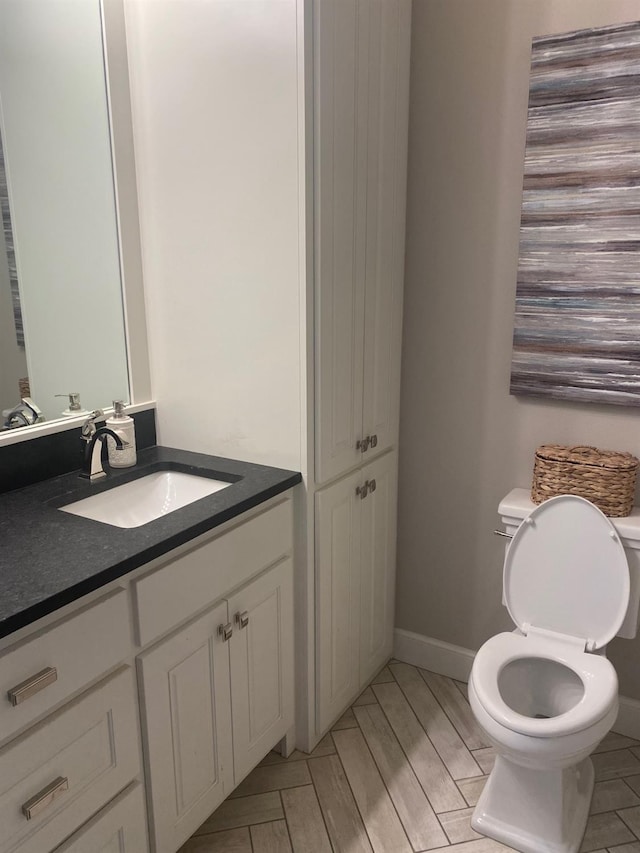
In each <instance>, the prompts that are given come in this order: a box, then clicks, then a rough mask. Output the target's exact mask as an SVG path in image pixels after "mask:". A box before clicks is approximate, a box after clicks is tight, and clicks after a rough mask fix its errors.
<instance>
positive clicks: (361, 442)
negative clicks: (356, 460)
mask: <svg viewBox="0 0 640 853" xmlns="http://www.w3.org/2000/svg"><path fill="white" fill-rule="evenodd" d="M370 444H371V436H370V435H366V436H365V437H364V438H359V439H358V440H357V441H356V450H359V451H360V453H366V452H367V450H368V449H369V445H370Z"/></svg>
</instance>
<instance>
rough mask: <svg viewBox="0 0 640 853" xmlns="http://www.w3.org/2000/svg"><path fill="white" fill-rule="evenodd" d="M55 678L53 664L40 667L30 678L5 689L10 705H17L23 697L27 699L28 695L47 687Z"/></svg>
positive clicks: (56, 677)
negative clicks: (9, 688)
mask: <svg viewBox="0 0 640 853" xmlns="http://www.w3.org/2000/svg"><path fill="white" fill-rule="evenodd" d="M57 680H58V670H57V669H56V668H55V666H48V667H47V668H46V669H42V670H40V672H37V673H36V674H35V675H32V676H31V678H27V680H26V681H22V682H21V683H20V684H16V686H15V687H12V688H11V690H7V698H8V700H9V702H11V704H12V705H14V706H15V705H19V704H20V703H21V702H24V700H25V699H29V697H31V696H34V695H35V694H36V693H39V692H40V691H41V690H44V688H45V687H48V686H49V685H50V684H53V682H54V681H57Z"/></svg>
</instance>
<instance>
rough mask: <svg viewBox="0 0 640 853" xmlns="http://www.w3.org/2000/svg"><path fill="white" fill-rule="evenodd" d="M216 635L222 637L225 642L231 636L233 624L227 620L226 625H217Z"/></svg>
mask: <svg viewBox="0 0 640 853" xmlns="http://www.w3.org/2000/svg"><path fill="white" fill-rule="evenodd" d="M218 636H219V637H222V639H223V641H224V642H225V643H226V642H227V641H228V640H230V639H231V637H232V636H233V625H232V624H231V622H227V624H226V625H218Z"/></svg>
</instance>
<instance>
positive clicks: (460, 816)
mask: <svg viewBox="0 0 640 853" xmlns="http://www.w3.org/2000/svg"><path fill="white" fill-rule="evenodd" d="M472 814H473V809H459V810H458V811H455V812H444V814H441V815H438V817H439V818H440V823H441V824H442V827H443V829H444V831H445V832H446V833H447V835H448V837H449V841H450V842H451V844H460V842H462V841H472V840H473V839H474V838H482V836H481V835H479V834H478V833H477V832H474V830H473V829H471V815H472Z"/></svg>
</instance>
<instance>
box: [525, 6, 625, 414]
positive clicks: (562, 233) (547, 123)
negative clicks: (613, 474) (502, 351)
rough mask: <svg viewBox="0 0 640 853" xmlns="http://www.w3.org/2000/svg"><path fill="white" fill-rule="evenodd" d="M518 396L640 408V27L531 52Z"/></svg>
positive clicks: (577, 35) (595, 32) (545, 41)
mask: <svg viewBox="0 0 640 853" xmlns="http://www.w3.org/2000/svg"><path fill="white" fill-rule="evenodd" d="M511 393H513V394H533V395H537V396H548V397H555V398H559V399H564V400H575V401H588V402H596V403H616V404H620V405H633V406H638V405H640V22H638V23H632V24H625V25H623V26H612V27H604V28H601V29H591V30H581V31H579V32H574V33H568V34H564V35H561V36H552V37H544V38H537V39H535V40H534V42H533V49H532V60H531V78H530V89H529V112H528V120H527V143H526V155H525V169H524V190H523V201H522V219H521V228H520V257H519V264H518V283H517V292H516V309H515V323H514V336H513V356H512V364H511Z"/></svg>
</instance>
